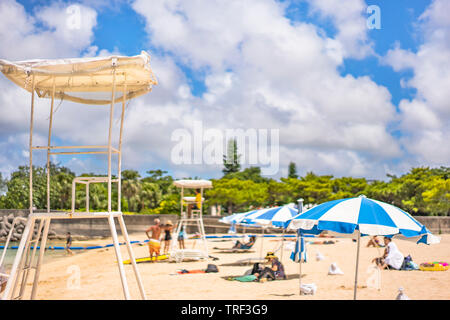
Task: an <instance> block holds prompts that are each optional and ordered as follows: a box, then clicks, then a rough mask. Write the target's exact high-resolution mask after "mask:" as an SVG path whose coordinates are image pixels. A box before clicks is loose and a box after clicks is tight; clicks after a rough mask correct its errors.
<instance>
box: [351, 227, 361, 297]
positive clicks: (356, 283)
mask: <svg viewBox="0 0 450 320" xmlns="http://www.w3.org/2000/svg"><path fill="white" fill-rule="evenodd" d="M360 239H361V232H360V231H359V230H358V247H357V251H356V270H355V288H354V291H353V300H356V290H357V289H358V264H359V246H360V245H359V243H360Z"/></svg>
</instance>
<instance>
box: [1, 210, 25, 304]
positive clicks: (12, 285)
mask: <svg viewBox="0 0 450 320" xmlns="http://www.w3.org/2000/svg"><path fill="white" fill-rule="evenodd" d="M31 220H32V219H28V221H27V224H26V226H25V229H24V230H23V233H22V239H20V243H19V248H18V249H17V254H16V258H15V259H14V263H13V266H12V269H11V273H10V276H9V279H8V282H7V284H6V288H5V291H4V292H3V296H2V300H8V299H10V298H11V297H12V295H13V293H14V291H15V289H16V283H17V281H16V279H18V278H19V277H18V271H19V270H20V268H19V265H20V266H21V265H22V260H23V256H24V251H25V245H26V243H27V239H28V235H29V234H30V230H31V228H32V227H31V224H32V221H31ZM11 290H12V291H13V292H11ZM10 292H11V294H10Z"/></svg>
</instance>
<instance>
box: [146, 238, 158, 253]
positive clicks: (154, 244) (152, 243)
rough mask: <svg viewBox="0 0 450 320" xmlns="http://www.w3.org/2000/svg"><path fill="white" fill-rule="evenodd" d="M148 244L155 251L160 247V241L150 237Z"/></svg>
mask: <svg viewBox="0 0 450 320" xmlns="http://www.w3.org/2000/svg"><path fill="white" fill-rule="evenodd" d="M148 246H149V247H150V248H151V249H153V250H155V251H159V250H160V249H161V242H159V240H155V239H150V241H149V242H148Z"/></svg>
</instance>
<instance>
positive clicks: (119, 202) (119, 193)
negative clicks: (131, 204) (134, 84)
mask: <svg viewBox="0 0 450 320" xmlns="http://www.w3.org/2000/svg"><path fill="white" fill-rule="evenodd" d="M122 97H123V100H122V114H121V116H120V133H119V160H118V162H119V163H118V167H119V169H118V170H119V172H118V180H119V181H118V183H117V211H119V212H121V211H122V136H123V118H124V115H125V102H126V100H127V77H126V75H125V84H124V86H123V95H122Z"/></svg>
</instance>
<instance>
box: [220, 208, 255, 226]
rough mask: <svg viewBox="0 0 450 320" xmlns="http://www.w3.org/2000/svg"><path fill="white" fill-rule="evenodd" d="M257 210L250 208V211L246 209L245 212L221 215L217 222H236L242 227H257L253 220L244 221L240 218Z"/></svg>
mask: <svg viewBox="0 0 450 320" xmlns="http://www.w3.org/2000/svg"><path fill="white" fill-rule="evenodd" d="M256 211H258V210H251V211H247V212H241V213H235V214H232V215H229V216H226V217H223V218H221V219H220V220H219V222H222V223H227V224H238V225H240V226H244V227H259V226H258V225H255V224H254V223H253V222H247V223H244V222H243V221H242V220H243V219H244V218H245V217H247V216H249V215H251V214H253V213H255V212H256Z"/></svg>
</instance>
